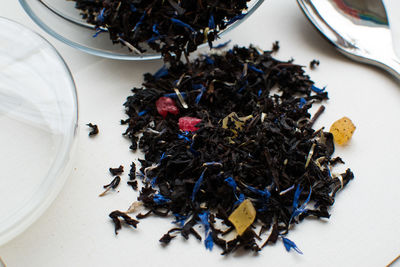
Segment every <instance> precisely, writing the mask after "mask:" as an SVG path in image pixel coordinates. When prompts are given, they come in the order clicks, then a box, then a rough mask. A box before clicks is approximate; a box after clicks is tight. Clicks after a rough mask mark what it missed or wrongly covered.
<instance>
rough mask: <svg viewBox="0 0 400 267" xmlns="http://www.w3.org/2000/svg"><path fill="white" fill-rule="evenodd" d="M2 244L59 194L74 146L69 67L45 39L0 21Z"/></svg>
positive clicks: (73, 97)
mask: <svg viewBox="0 0 400 267" xmlns="http://www.w3.org/2000/svg"><path fill="white" fill-rule="evenodd" d="M0 40H1V42H0V69H1V71H0V124H1V129H2V130H1V131H0V147H1V149H0V162H1V172H0V214H1V216H0V245H2V244H4V243H6V242H7V241H9V240H11V239H12V238H14V237H15V236H16V235H18V234H19V233H21V232H22V231H24V230H25V229H26V228H27V227H28V226H29V225H31V224H32V223H33V222H34V221H35V220H36V219H37V218H38V217H39V216H40V215H41V214H42V213H43V212H44V211H45V209H46V208H47V207H48V206H49V205H50V203H51V202H52V201H53V200H54V198H55V197H56V196H57V194H58V192H59V191H60V190H61V188H62V186H63V184H64V182H65V180H66V177H67V175H68V174H69V170H70V166H71V162H70V157H71V153H72V151H73V148H74V146H75V145H74V144H75V143H76V141H75V139H76V129H77V121H78V104H77V96H76V90H75V85H74V82H73V79H72V77H71V74H70V72H69V70H68V67H67V66H66V65H65V63H64V61H63V59H62V58H61V57H60V55H59V54H58V53H57V51H56V50H55V49H54V48H53V46H51V45H50V44H49V43H48V42H47V41H46V40H45V39H43V38H42V37H41V36H39V35H37V34H36V33H34V32H32V31H31V30H29V29H27V28H25V27H24V26H22V25H20V24H18V23H16V22H13V21H10V20H8V19H5V18H1V17H0Z"/></svg>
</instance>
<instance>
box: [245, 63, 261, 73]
mask: <svg viewBox="0 0 400 267" xmlns="http://www.w3.org/2000/svg"><path fill="white" fill-rule="evenodd" d="M248 67H249V69H251V70H252V71H254V72H257V73H259V74H264V72H263V71H262V70H260V69H259V68H256V67H255V66H253V65H251V64H249V65H248Z"/></svg>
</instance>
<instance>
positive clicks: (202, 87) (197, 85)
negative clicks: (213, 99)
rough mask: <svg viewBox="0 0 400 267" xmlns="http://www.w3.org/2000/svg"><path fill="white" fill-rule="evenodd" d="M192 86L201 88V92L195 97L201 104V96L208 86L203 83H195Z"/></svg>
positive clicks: (197, 102)
mask: <svg viewBox="0 0 400 267" xmlns="http://www.w3.org/2000/svg"><path fill="white" fill-rule="evenodd" d="M192 87H193V89H195V90H196V89H200V93H199V94H198V95H197V96H196V99H195V102H196V104H199V103H200V100H201V97H202V96H203V94H204V92H205V91H206V88H205V87H204V85H202V84H193V85H192Z"/></svg>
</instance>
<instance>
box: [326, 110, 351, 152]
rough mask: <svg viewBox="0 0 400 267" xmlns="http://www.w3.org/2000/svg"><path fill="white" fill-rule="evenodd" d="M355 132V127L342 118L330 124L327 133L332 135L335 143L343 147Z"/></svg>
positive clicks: (348, 120)
mask: <svg viewBox="0 0 400 267" xmlns="http://www.w3.org/2000/svg"><path fill="white" fill-rule="evenodd" d="M355 130H356V126H354V124H353V122H352V121H351V120H350V119H349V118H347V117H343V118H341V119H340V120H337V121H335V122H334V123H333V124H332V126H331V129H330V130H329V132H331V133H332V134H333V140H334V141H335V143H337V144H338V145H345V144H346V143H347V142H348V141H349V140H350V138H351V137H352V136H353V133H354V131H355Z"/></svg>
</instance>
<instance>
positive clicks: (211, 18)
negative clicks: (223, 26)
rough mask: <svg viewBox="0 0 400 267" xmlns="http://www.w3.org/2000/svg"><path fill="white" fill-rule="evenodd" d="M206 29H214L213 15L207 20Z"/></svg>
mask: <svg viewBox="0 0 400 267" xmlns="http://www.w3.org/2000/svg"><path fill="white" fill-rule="evenodd" d="M208 28H210V29H215V21H214V16H213V14H211V16H210V19H209V20H208Z"/></svg>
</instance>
